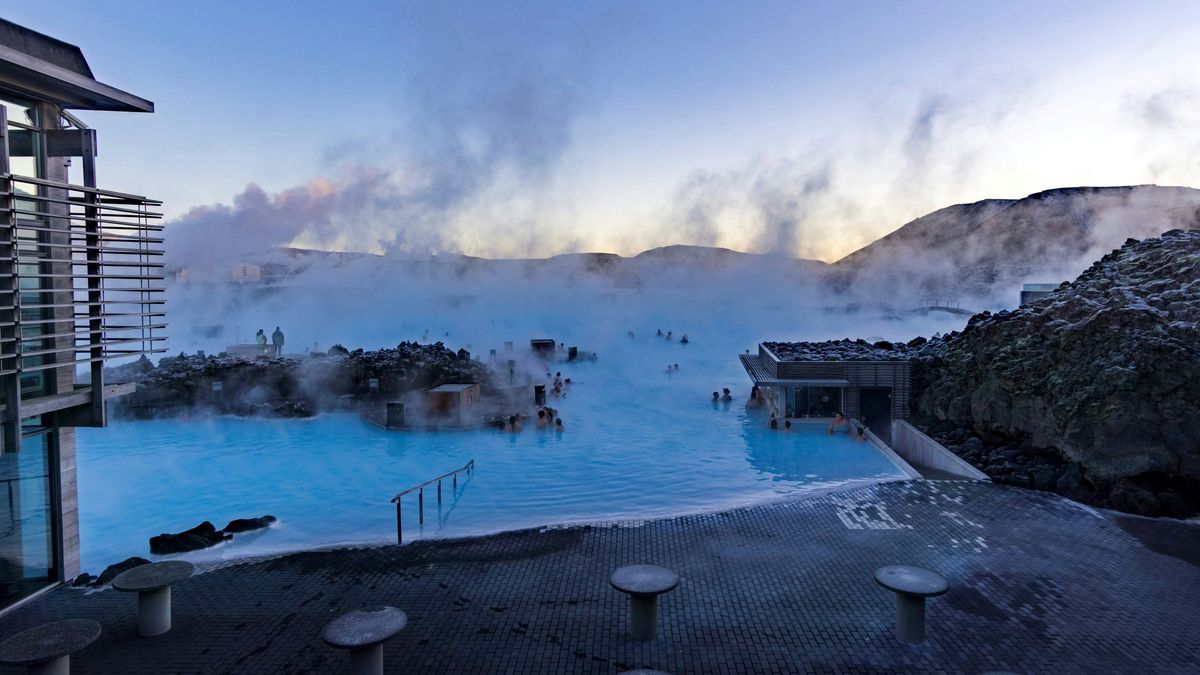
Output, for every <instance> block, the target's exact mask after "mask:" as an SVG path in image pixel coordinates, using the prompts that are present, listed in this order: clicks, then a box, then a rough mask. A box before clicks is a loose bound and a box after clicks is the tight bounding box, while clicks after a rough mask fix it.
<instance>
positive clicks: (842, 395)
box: [740, 342, 910, 440]
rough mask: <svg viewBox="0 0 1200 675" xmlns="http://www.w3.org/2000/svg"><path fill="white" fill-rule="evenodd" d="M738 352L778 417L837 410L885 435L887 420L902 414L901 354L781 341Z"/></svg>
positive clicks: (905, 372) (906, 370) (905, 379)
mask: <svg viewBox="0 0 1200 675" xmlns="http://www.w3.org/2000/svg"><path fill="white" fill-rule="evenodd" d="M862 351H869V352H873V353H878V351H879V350H862ZM740 358H741V361H742V367H744V368H745V369H746V374H747V375H749V376H750V380H751V382H753V383H754V385H755V386H757V387H758V390H759V393H760V395H761V396H763V397H765V398H766V401H767V405H768V407H769V408H770V409H771V410H772V412H774V413H775V414H776V415H778V416H780V417H792V418H801V419H803V418H818V419H827V418H831V417H833V416H834V415H835V414H836V413H837V412H839V411H841V412H842V413H843V414H845V415H846V417H847V418H849V419H865V420H866V422H867V426H868V427H870V429H871V430H872V431H874V432H875V434H876V435H877V436H879V437H880V438H882V439H885V440H886V439H888V438H890V437H891V424H892V420H902V419H907V418H908V395H909V383H910V367H909V363H908V361H907V360H898V359H897V360H886V359H880V358H855V357H846V356H844V355H837V358H834V355H832V354H825V353H822V352H820V351H813V348H812V345H803V346H801V345H796V344H793V343H786V342H764V343H762V344H760V345H759V346H758V353H757V354H750V353H747V354H742V355H741V357H740Z"/></svg>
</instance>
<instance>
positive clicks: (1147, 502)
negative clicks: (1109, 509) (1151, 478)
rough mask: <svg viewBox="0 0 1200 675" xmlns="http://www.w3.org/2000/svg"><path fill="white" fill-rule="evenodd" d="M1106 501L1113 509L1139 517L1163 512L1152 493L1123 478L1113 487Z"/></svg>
mask: <svg viewBox="0 0 1200 675" xmlns="http://www.w3.org/2000/svg"><path fill="white" fill-rule="evenodd" d="M1108 500H1109V502H1111V503H1112V506H1113V508H1115V509H1118V510H1121V511H1125V512H1127V513H1136V514H1138V515H1140V516H1157V515H1161V514H1162V510H1163V509H1162V504H1161V503H1160V502H1159V501H1158V497H1155V496H1154V493H1153V492H1151V491H1150V490H1147V489H1146V488H1144V487H1142V486H1141V485H1138V484H1137V483H1134V482H1133V481H1131V480H1129V479H1125V478H1122V479H1121V480H1119V481H1117V482H1116V483H1115V484H1114V485H1113V487H1112V491H1110V492H1109V494H1108Z"/></svg>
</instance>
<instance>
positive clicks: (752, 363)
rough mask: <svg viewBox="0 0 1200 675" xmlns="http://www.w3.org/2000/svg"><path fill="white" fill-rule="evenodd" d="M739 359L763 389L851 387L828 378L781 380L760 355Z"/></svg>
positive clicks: (748, 373)
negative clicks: (763, 361)
mask: <svg viewBox="0 0 1200 675" xmlns="http://www.w3.org/2000/svg"><path fill="white" fill-rule="evenodd" d="M738 359H739V360H741V362H742V367H743V368H745V369H746V374H747V375H749V376H750V380H751V381H753V382H754V384H757V385H759V386H762V387H849V386H850V380H839V379H826V378H799V377H797V378H786V377H784V378H781V377H776V376H774V375H772V374H771V372H770V371H769V370H767V368H766V366H765V365H763V363H762V357H761V356H759V355H758V354H739V355H738Z"/></svg>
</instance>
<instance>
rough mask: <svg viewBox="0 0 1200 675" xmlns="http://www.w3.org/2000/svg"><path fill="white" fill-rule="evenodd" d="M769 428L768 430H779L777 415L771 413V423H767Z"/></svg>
mask: <svg viewBox="0 0 1200 675" xmlns="http://www.w3.org/2000/svg"><path fill="white" fill-rule="evenodd" d="M767 428H768V429H778V428H779V420H777V419H775V413H771V421H770V422H767Z"/></svg>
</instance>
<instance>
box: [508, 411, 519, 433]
mask: <svg viewBox="0 0 1200 675" xmlns="http://www.w3.org/2000/svg"><path fill="white" fill-rule="evenodd" d="M508 430H509V431H511V432H513V433H514V434H515V433H517V432H518V431H520V430H521V427H520V426H518V424H517V416H516V415H510V416H509V418H508Z"/></svg>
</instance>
